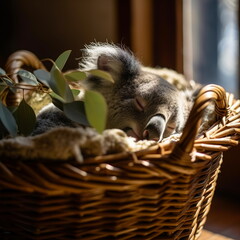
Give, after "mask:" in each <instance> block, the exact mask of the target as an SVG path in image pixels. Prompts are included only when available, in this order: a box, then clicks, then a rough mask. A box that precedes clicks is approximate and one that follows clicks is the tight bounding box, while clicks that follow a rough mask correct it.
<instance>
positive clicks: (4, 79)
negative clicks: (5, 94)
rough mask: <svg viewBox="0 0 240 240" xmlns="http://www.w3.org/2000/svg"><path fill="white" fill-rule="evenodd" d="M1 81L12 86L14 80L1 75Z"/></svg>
mask: <svg viewBox="0 0 240 240" xmlns="http://www.w3.org/2000/svg"><path fill="white" fill-rule="evenodd" d="M1 80H2V82H4V83H5V84H6V85H8V86H10V87H12V86H14V81H13V80H12V79H10V78H7V77H3V78H1Z"/></svg>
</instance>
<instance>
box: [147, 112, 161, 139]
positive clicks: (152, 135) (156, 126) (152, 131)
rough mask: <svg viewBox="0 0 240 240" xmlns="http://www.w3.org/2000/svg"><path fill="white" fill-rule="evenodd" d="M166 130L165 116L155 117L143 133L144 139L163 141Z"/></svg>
mask: <svg viewBox="0 0 240 240" xmlns="http://www.w3.org/2000/svg"><path fill="white" fill-rule="evenodd" d="M165 128H166V120H165V118H164V116H163V115H155V116H153V117H152V118H151V119H150V120H149V121H148V123H147V124H146V127H145V129H144V131H143V138H144V139H148V140H154V141H161V140H162V138H163V133H164V131H165Z"/></svg>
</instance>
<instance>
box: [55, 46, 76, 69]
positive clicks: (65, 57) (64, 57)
mask: <svg viewBox="0 0 240 240" xmlns="http://www.w3.org/2000/svg"><path fill="white" fill-rule="evenodd" d="M71 52H72V51H71V50H67V51H65V52H63V53H62V54H61V55H60V56H59V57H58V58H57V59H56V61H55V64H56V65H57V67H58V69H59V70H62V69H63V67H64V65H65V63H66V62H67V60H68V58H69V56H70V54H71ZM53 69H54V66H53V68H52V69H51V71H52V70H53Z"/></svg>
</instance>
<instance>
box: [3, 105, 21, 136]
mask: <svg viewBox="0 0 240 240" xmlns="http://www.w3.org/2000/svg"><path fill="white" fill-rule="evenodd" d="M0 120H1V122H2V124H3V125H4V127H5V128H6V129H7V131H8V132H9V133H10V135H11V136H13V137H15V136H17V132H18V127H17V123H16V121H15V119H14V117H13V115H12V113H11V112H10V111H9V110H8V108H7V107H6V106H4V105H3V104H2V102H1V101H0Z"/></svg>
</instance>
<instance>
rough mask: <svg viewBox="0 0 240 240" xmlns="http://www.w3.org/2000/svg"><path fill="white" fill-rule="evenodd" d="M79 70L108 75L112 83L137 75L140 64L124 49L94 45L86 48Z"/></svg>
mask: <svg viewBox="0 0 240 240" xmlns="http://www.w3.org/2000/svg"><path fill="white" fill-rule="evenodd" d="M79 66H80V70H82V71H89V70H92V69H99V70H103V71H107V72H108V73H110V74H111V75H112V77H113V79H114V81H115V82H116V81H118V80H119V79H121V80H122V79H124V80H127V79H129V78H132V77H134V76H135V75H137V74H138V73H139V69H140V64H139V62H138V61H137V60H136V59H135V57H134V56H133V55H132V54H130V53H129V52H128V51H126V50H125V49H122V48H119V47H118V46H116V45H114V44H108V43H104V44H102V43H95V44H90V45H89V46H86V48H85V49H84V51H83V58H82V61H81V62H80V64H79Z"/></svg>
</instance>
